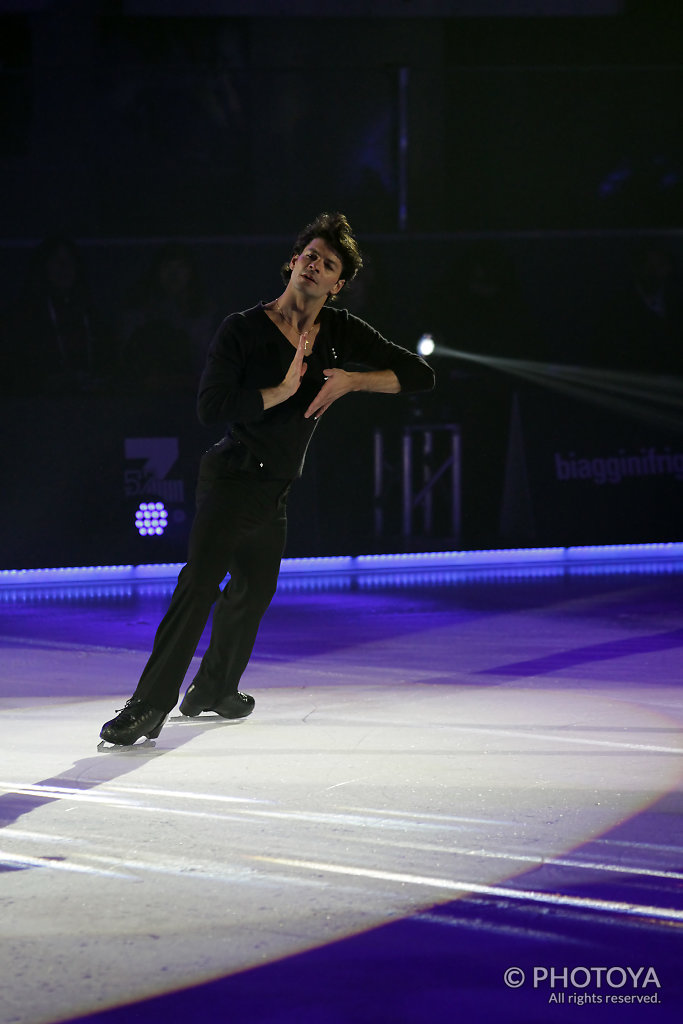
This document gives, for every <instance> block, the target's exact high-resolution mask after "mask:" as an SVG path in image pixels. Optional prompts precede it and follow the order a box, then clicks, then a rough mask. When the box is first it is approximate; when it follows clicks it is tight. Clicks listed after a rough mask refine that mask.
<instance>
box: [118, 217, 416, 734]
mask: <svg viewBox="0 0 683 1024" xmlns="http://www.w3.org/2000/svg"><path fill="white" fill-rule="evenodd" d="M361 266H362V258H361V255H360V252H359V250H358V245H357V243H356V240H355V238H354V236H353V234H352V232H351V228H350V226H349V223H348V221H347V220H346V217H345V216H344V215H343V214H340V213H337V214H321V215H320V216H319V217H318V218H317V219H316V220H315V221H313V223H312V224H309V225H308V226H307V227H306V228H304V230H303V231H302V232H301V234H300V235H299V237H298V238H297V240H296V243H295V245H294V252H293V255H292V258H291V259H290V261H289V263H288V264H287V265H286V266H285V267H283V270H282V273H283V278H284V280H285V281H286V287H285V290H284V292H283V293H282V294H281V295H280V296H279V298H277V299H274V300H273V301H271V302H265V303H263V302H262V303H259V305H258V306H255V307H253V308H252V309H248V310H245V311H244V312H242V313H234V314H232V315H231V316H229V317H227V319H226V320H224V321H223V323H222V325H221V327H220V328H219V329H218V332H217V334H216V336H215V338H214V340H213V342H212V344H211V348H210V350H209V355H208V359H207V364H206V368H205V370H204V373H203V375H202V378H201V382H200V385H199V395H198V400H197V411H198V415H199V419H200V421H201V422H202V423H203V424H204V425H206V426H208V425H213V424H221V425H222V426H223V427H224V428H225V426H226V425H227V427H228V432H227V433H226V435H225V437H224V438H223V440H222V441H220V442H219V443H218V444H216V445H214V447H213V448H212V449H210V450H209V451H208V452H207V453H206V454H205V455H204V456H203V458H202V461H201V465H200V471H199V482H198V485H197V514H196V517H195V521H194V523H193V526H192V531H191V534H190V541H189V552H188V560H187V564H186V565H185V566H184V568H183V570H182V571H181V573H180V575H179V577H178V583H177V586H176V588H175V591H174V593H173V597H172V599H171V603H170V605H169V609H168V611H167V613H166V615H165V616H164V618H163V620H162V621H161V624H160V625H159V628H158V630H157V634H156V637H155V640H154V647H153V649H152V653H151V655H150V658H149V661H148V662H147V665H146V666H145V669H144V671H143V673H142V675H141V677H140V681H139V683H138V686H137V688H136V690H135V693H134V694H133V696H132V697H131V699H130V700H129V701H128V703H127V704H126V706H125V708H123V710H122V711H121V712H120V713H119V714H118V715H117V717H116V718H114V719H112V720H111V721H110V722H107V723H106V724H105V725H104V726H103V728H102V731H101V733H100V736H101V738H102V739H103V740H106V741H108V742H110V743H116V744H131V743H135V741H136V740H138V739H139V738H140V737H141V736H147V737H149V738H150V739H153V738H155V737H156V736H158V735H159V733H160V731H161V729H162V727H163V725H164V723H165V721H166V718H167V717H168V714H169V712H170V711H171V710H172V709H173V708H174V707H175V705H176V702H177V700H178V696H179V692H180V687H181V684H182V682H183V679H184V677H185V673H186V672H187V669H188V668H189V665H190V662H191V660H192V657H193V656H194V653H195V650H196V647H197V644H198V643H199V640H200V637H201V635H202V632H203V630H204V626H205V625H206V622H207V620H208V618H209V614H210V612H211V607H212V605H213V604H214V602H216V607H215V609H214V615H213V625H212V630H211V640H210V643H209V647H208V649H207V651H206V654H205V655H204V657H203V659H202V662H201V665H200V667H199V671H198V672H197V675H196V676H195V678H194V680H193V682H192V684H191V685H190V686H189V688H188V690H187V692H186V693H185V696H184V698H183V701H182V703H181V705H180V711H181V713H182V714H184V715H188V716H190V717H196V716H197V715H199V714H201V713H202V712H203V711H213V712H215V713H217V714H219V715H221V716H222V717H223V718H244V717H245V716H246V715H249V714H251V712H252V710H253V708H254V698H253V697H251V696H249V695H248V694H245V693H241V692H240V691H239V689H238V685H239V681H240V678H241V676H242V673H243V672H244V670H245V668H246V667H247V664H248V662H249V658H250V657H251V652H252V650H253V647H254V642H255V640H256V634H257V632H258V628H259V625H260V622H261V619H262V617H263V615H264V613H265V611H266V609H267V608H268V605H269V604H270V602H271V600H272V598H273V595H274V593H275V589H276V586H277V578H278V573H279V569H280V561H281V558H282V554H283V551H284V546H285V538H286V528H287V518H286V502H287V494H288V492H289V489H290V487H291V484H292V481H293V480H295V479H296V477H298V476H300V475H301V470H302V467H303V462H304V458H305V455H306V449H307V447H308V443H309V441H310V439H311V436H312V434H313V431H314V429H315V426H316V420H317V419H319V417H320V416H322V415H323V413H324V412H326V410H327V409H329V407H330V406H331V405H332V404H333V403H334V402H336V401H337V399H339V398H341V397H342V396H343V395H346V394H348V393H349V392H351V391H374V392H385V393H390V394H396V393H398V392H400V391H407V392H415V391H423V390H429V389H431V388H432V387H433V386H434V374H433V372H432V370H431V368H430V367H429V366H428V365H427V364H426V363H425V362H424V361H423V360H422V359H420V357H419V356H417V355H415V354H414V353H412V352H408V351H407V350H406V349H403V348H400V347H399V346H398V345H394V344H392V343H391V342H389V341H387V340H386V339H385V338H383V337H382V335H380V334H378V332H377V331H375V330H373V328H372V327H370V326H369V325H368V324H366V323H364V322H363V321H362V320H359V319H358V318H357V317H354V316H352V315H351V314H350V313H348V312H347V310H345V309H339V310H338V309H334V308H332V306H331V305H330V303H332V302H333V301H334V300H335V299H336V297H337V296H338V294H339V292H340V291H341V290H342V288H343V287H344V285H345V284H346V283H348V282H350V281H351V280H352V279H353V278H354V277H355V275H356V273H357V272H358V270H359V269H360V268H361ZM345 364H346V365H348V364H353V365H362V366H366V367H368V370H367V371H359V370H356V371H354V372H349V371H347V370H345V369H344V365H345ZM228 572H229V573H230V580H229V582H228V584H227V585H226V586H225V587H224V589H223V591H222V592H221V591H220V583H221V582H222V580H223V579H224V578H225V576H226V574H227V573H228Z"/></svg>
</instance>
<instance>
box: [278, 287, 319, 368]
mask: <svg viewBox="0 0 683 1024" xmlns="http://www.w3.org/2000/svg"><path fill="white" fill-rule="evenodd" d="M275 308H276V310H277V311H278V313H279V314H280V316H281V317H282V319H283V320H284V322H285V323H286V324H288V326H289V327H291V328H292V330H293V331H296V332H297V334H298V335H299V337H300V338H303V339H304V355H306V353H307V352H308V335H309V333H310V331H312V330H313V328H312V327H311V328H309V330H308V331H301V332H299V329H298V328H297V326H296V324H293V323H292V321H291V320H290V319H289V317H288V316H285V314H284V313H283V312H282V310H281V309H280V303H279V302H278V301H277V299H275ZM314 326H315V325H314Z"/></svg>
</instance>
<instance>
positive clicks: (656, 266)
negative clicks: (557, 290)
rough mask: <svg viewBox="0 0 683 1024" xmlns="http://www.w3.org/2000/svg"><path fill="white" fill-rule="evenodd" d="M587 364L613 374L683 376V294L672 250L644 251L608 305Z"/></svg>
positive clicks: (650, 247) (652, 246)
mask: <svg viewBox="0 0 683 1024" xmlns="http://www.w3.org/2000/svg"><path fill="white" fill-rule="evenodd" d="M586 362H588V363H589V364H591V365H593V366H600V367H604V368H606V369H611V370H633V371H637V372H641V371H643V372H650V373H661V374H675V375H680V374H682V373H683V292H682V289H681V281H680V279H679V277H678V275H677V273H676V263H675V259H674V256H673V253H672V252H671V250H670V249H669V248H668V247H667V246H666V245H663V244H661V243H659V242H657V241H654V240H653V241H650V242H648V243H646V244H645V245H643V246H641V247H639V248H638V249H637V250H636V251H635V253H634V256H633V259H632V260H631V264H630V272H629V275H628V278H627V279H626V280H625V281H624V283H623V285H622V287H621V288H620V289H618V290H617V292H616V293H615V294H614V295H612V296H611V298H610V299H609V300H608V301H607V302H606V303H605V304H604V308H603V310H602V312H601V314H600V315H599V317H598V322H597V324H596V329H595V331H594V335H593V337H592V339H591V344H590V351H589V352H588V353H587V356H586Z"/></svg>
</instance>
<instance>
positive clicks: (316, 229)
mask: <svg viewBox="0 0 683 1024" xmlns="http://www.w3.org/2000/svg"><path fill="white" fill-rule="evenodd" d="M314 238H322V239H323V240H324V241H325V242H327V244H328V245H329V246H330V247H331V248H332V249H334V251H335V252H336V254H337V255H338V256H339V259H340V260H341V263H342V272H341V275H340V277H341V278H342V280H343V281H344V282H345V283H346V284H347V285H348V284H350V283H351V281H353V279H354V277H355V276H356V274H357V273H358V271H359V270H360V269H361V267H362V266H363V257H362V256H361V253H360V249H359V248H358V242H357V241H356V239H355V238H354V236H353V231H352V229H351V225H350V224H349V222H348V220H347V219H346V217H345V216H344V214H343V213H321V214H320V215H319V216H318V217H316V219H315V220H314V221H311V223H310V224H307V225H306V227H305V228H304V229H303V230H302V231H300V232H299V234H298V236H297V239H296V241H295V243H294V248H293V250H292V257H294V256H300V255H301V253H302V252H303V251H304V249H305V248H306V246H307V245H309V244H310V243H311V242H312V241H313V239H314ZM290 262H291V258H290ZM281 274H282V280H283V281H284V282H285V284H286V283H287V282H288V281H289V279H290V277H291V276H292V268H291V267H290V265H289V263H285V264H284V265H283V266H282V269H281ZM336 297H337V296H336V295H332V296H330V300H331V301H334V299H336Z"/></svg>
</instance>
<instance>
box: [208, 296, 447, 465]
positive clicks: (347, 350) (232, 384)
mask: <svg viewBox="0 0 683 1024" xmlns="http://www.w3.org/2000/svg"><path fill="white" fill-rule="evenodd" d="M319 323H320V328H319V330H318V334H317V337H316V339H315V345H314V346H313V351H312V352H311V354H310V355H309V356H307V357H306V363H307V365H308V369H307V370H306V373H305V374H304V376H303V378H302V380H301V386H300V387H299V390H298V391H297V392H296V393H295V394H294V395H292V396H291V397H290V398H288V399H287V401H285V402H281V403H280V404H279V405H274V406H272V407H271V408H270V409H265V410H264V408H263V398H262V396H261V393H260V389H261V388H272V387H277V385H278V384H280V382H281V381H282V380H283V379H284V377H285V375H286V373H287V370H288V368H289V365H290V363H291V361H292V359H293V358H294V354H295V351H296V350H295V348H294V346H293V345H292V344H291V342H289V341H288V340H287V338H286V337H285V336H284V334H283V333H282V331H280V330H279V328H278V327H277V326H276V325H275V324H274V323H273V321H272V320H271V319H270V317H269V316H268V314H267V313H266V312H265V310H264V308H263V303H260V304H259V305H258V306H254V307H252V308H251V309H247V310H245V311H244V312H242V313H233V314H231V315H230V316H228V317H226V319H225V320H224V321H223V323H222V324H221V326H220V327H219V328H218V331H217V332H216V335H215V337H214V339H213V341H212V343H211V346H210V348H209V353H208V357H207V362H206V366H205V369H204V372H203V374H202V377H201V381H200V384H199V394H198V398H197V413H198V416H199V420H200V422H201V423H202V424H203V425H204V426H212V425H214V424H220V425H222V426H224V427H225V428H226V429H227V434H228V435H229V436H230V437H232V438H234V439H235V440H236V441H241V442H242V443H243V444H244V445H245V446H246V447H247V448H248V449H249V451H250V452H251V453H252V455H253V456H254V457H255V459H256V460H257V461H258V462H259V463H261V464H262V472H263V474H264V475H265V476H267V477H268V478H270V479H283V480H291V479H293V478H294V477H297V476H300V475H301V470H302V468H303V463H304V458H305V456H306V449H307V447H308V443H309V441H310V439H311V436H312V434H313V431H314V430H315V427H316V420H315V419H313V418H311V419H305V418H304V413H305V412H306V409H307V408H308V406H309V405H310V404H311V402H312V401H313V399H314V398H315V396H316V395H317V393H318V391H319V390H320V388H321V387H322V385H323V383H324V372H323V371H324V370H327V369H330V368H332V367H334V366H338V367H341V368H342V369H344V368H345V367H347V366H348V365H349V364H353V365H355V366H362V367H367V368H368V369H372V370H393V371H394V373H395V374H396V376H397V377H398V380H399V383H400V385H401V391H404V392H417V391H429V390H430V389H431V388H433V386H434V373H433V371H432V369H431V367H430V366H428V365H427V363H425V361H424V360H423V359H421V358H420V356H418V355H416V354H415V353H413V352H409V351H408V350H407V349H405V348H401V347H400V346H399V345H395V344H394V343H393V342H390V341H387V339H386V338H384V337H383V336H382V335H381V334H379V332H378V331H376V330H374V328H372V327H370V325H369V324H366V323H365V322H364V321H363V320H360V319H359V318H358V317H356V316H353V314H351V313H349V312H348V310H346V309H336V308H332V307H330V306H324V307H323V308H322V310H321V311H320V317H319Z"/></svg>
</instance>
